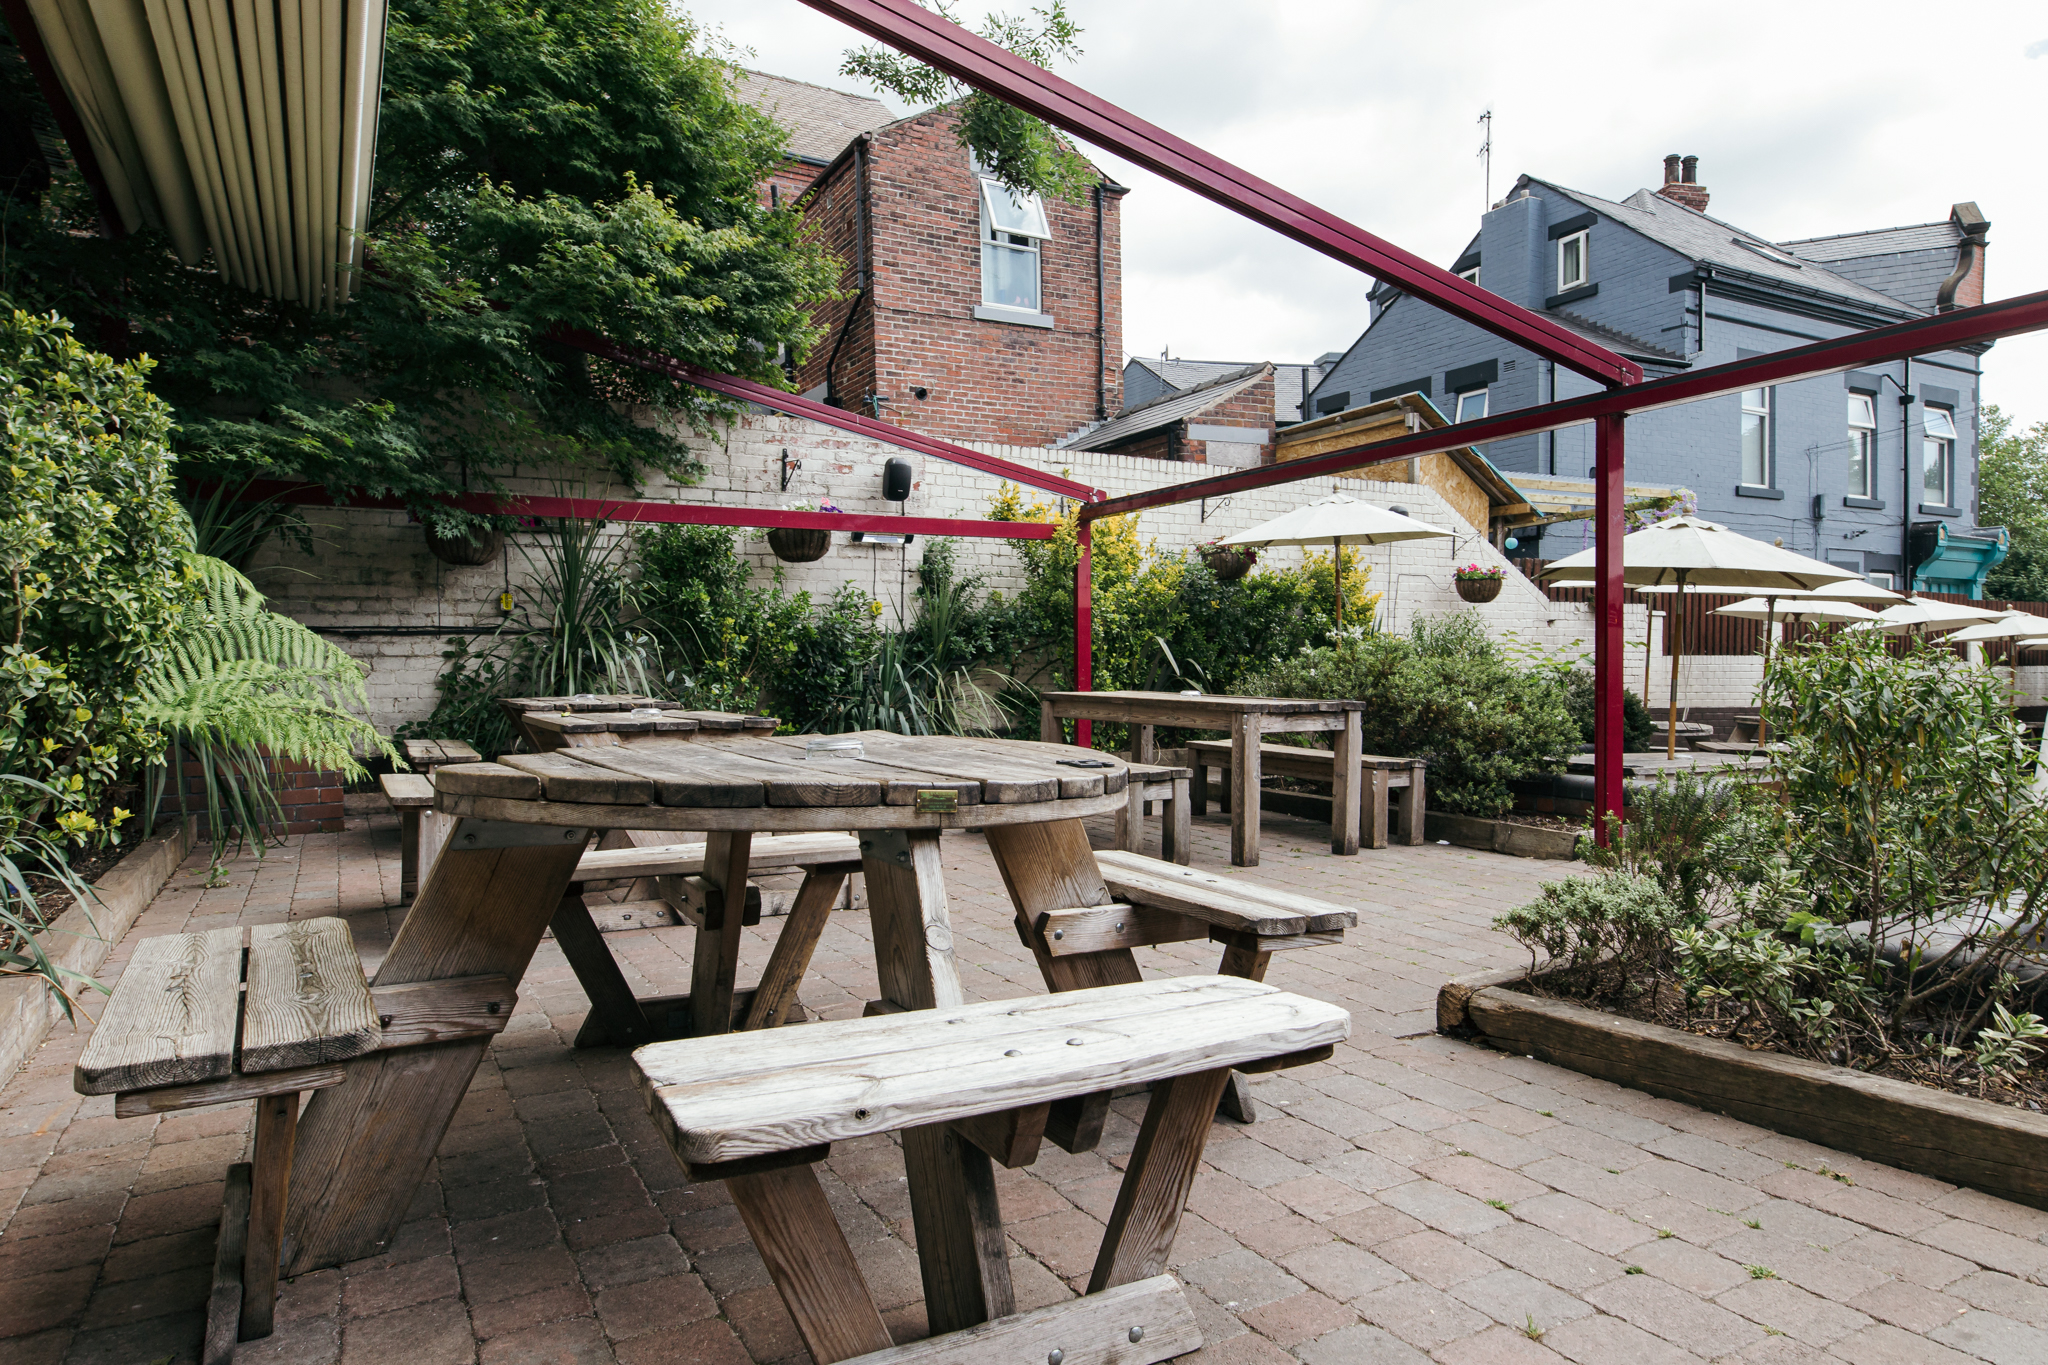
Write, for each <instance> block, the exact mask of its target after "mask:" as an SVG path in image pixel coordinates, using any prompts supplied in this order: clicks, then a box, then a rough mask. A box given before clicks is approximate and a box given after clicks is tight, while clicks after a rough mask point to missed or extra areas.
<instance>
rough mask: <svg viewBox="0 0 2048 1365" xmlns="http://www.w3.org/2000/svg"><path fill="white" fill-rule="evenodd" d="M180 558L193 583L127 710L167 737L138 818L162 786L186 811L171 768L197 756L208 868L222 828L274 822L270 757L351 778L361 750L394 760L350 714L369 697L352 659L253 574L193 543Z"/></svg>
mask: <svg viewBox="0 0 2048 1365" xmlns="http://www.w3.org/2000/svg"><path fill="white" fill-rule="evenodd" d="M187 563H188V570H187V572H188V573H190V574H191V575H192V577H193V578H194V579H195V580H196V581H195V584H194V586H195V589H196V591H195V592H194V593H193V594H192V596H191V598H190V600H189V601H188V602H187V605H186V607H185V610H184V612H183V614H182V615H181V616H180V617H179V619H178V622H177V624H176V626H175V627H174V629H173V631H172V634H171V638H170V639H169V640H168V641H167V642H166V645H165V647H164V648H163V649H162V650H161V651H160V652H159V653H158V655H157V657H156V658H155V659H154V660H153V661H152V663H151V664H150V666H149V667H148V668H146V669H145V670H144V671H143V672H142V674H141V675H140V677H139V678H138V679H137V683H136V692H137V699H136V704H135V707H134V710H135V714H136V716H137V717H138V718H139V719H140V720H142V721H143V722H144V723H145V724H148V725H151V726H154V727H156V728H157V729H159V730H161V731H162V732H163V734H164V736H165V739H166V740H167V742H168V743H167V747H168V761H167V762H164V763H160V764H158V765H156V766H154V767H152V768H151V769H149V770H148V782H147V787H146V791H145V795H144V805H143V809H144V811H145V812H146V814H147V817H148V819H147V821H146V822H145V825H144V827H145V828H149V827H151V826H152V825H153V824H154V822H155V820H156V817H157V814H158V812H159V811H160V810H161V809H162V807H163V802H164V797H165V795H166V793H167V791H168V790H169V789H171V788H172V787H175V789H176V791H177V804H178V809H179V810H180V811H181V812H185V813H190V803H189V801H188V796H187V790H186V789H187V785H188V784H186V783H185V782H184V781H183V780H182V778H181V774H182V771H183V768H184V765H185V763H186V762H191V763H194V764H196V765H197V767H198V769H199V776H200V778H201V781H202V785H203V788H204V794H205V813H206V818H207V829H208V832H209V835H210V837H211V839H212V841H213V859H214V865H215V868H216V869H218V867H219V865H220V862H221V860H222V859H223V858H224V857H225V855H226V852H227V846H228V843H229V841H230V839H231V838H232V839H234V840H235V841H237V842H239V840H240V839H242V838H244V837H246V836H247V835H248V834H250V833H251V832H257V833H259V835H260V832H261V831H264V830H266V829H269V828H271V827H273V826H276V825H280V824H282V823H283V822H284V807H283V803H282V802H281V801H280V800H279V799H278V795H277V792H276V790H275V788H274V786H273V784H272V782H271V781H270V780H269V767H270V764H271V762H272V761H274V760H276V759H281V758H289V759H297V760H300V761H302V762H305V763H309V764H311V765H313V766H314V767H315V768H322V769H333V770H338V771H340V772H341V773H342V774H343V775H344V776H346V777H349V778H358V777H363V776H366V775H367V770H366V769H365V768H364V767H363V765H362V763H361V762H360V761H359V759H358V757H357V755H358V754H359V753H363V752H366V751H368V752H375V753H378V754H381V755H382V756H384V757H385V758H387V759H390V760H391V761H393V762H394V763H395V762H397V761H398V755H397V753H396V751H395V750H393V749H392V747H391V745H390V744H389V743H388V742H386V741H385V739H384V738H383V737H382V736H380V735H379V734H378V733H377V731H376V729H375V728H374V727H372V726H371V725H370V723H369V722H368V721H365V720H363V719H362V718H361V717H360V716H358V715H356V714H354V711H356V710H361V709H365V708H366V707H367V706H368V704H369V697H368V695H367V694H366V692H365V690H364V686H363V678H364V673H363V667H362V665H361V664H358V663H357V662H356V661H355V660H354V659H352V658H350V657H349V656H348V655H347V654H346V653H344V652H343V651H342V650H340V649H338V648H336V647H335V646H334V645H332V644H329V643H328V642H327V641H325V640H323V639H321V638H320V637H319V636H318V635H316V634H314V633H313V632H312V631H310V630H308V629H307V628H306V627H305V626H303V625H301V624H299V623H298V622H297V621H294V620H292V619H291V618H290V617H288V616H281V615H279V614H278V613H276V612H274V611H271V610H269V609H268V608H267V607H266V606H265V605H264V597H263V594H262V593H261V592H258V591H257V590H256V587H255V585H254V584H252V583H251V582H250V581H249V580H248V579H247V578H244V577H243V576H242V574H241V573H240V572H239V571H238V570H236V569H234V568H232V567H231V566H229V565H228V564H226V563H225V562H223V561H221V560H218V559H214V558H212V557H210V556H207V555H200V554H194V555H192V556H191V557H190V559H189V560H188V561H187ZM257 848H258V851H259V853H260V852H261V850H262V848H263V841H262V839H261V838H260V837H259V839H258V841H257Z"/></svg>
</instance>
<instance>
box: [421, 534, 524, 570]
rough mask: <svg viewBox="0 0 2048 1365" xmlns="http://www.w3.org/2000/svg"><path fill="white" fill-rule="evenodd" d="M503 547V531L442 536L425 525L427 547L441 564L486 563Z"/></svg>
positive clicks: (470, 564) (472, 564) (496, 555)
mask: <svg viewBox="0 0 2048 1365" xmlns="http://www.w3.org/2000/svg"><path fill="white" fill-rule="evenodd" d="M504 547H505V533H504V532H503V531H479V532H478V533H477V534H475V535H468V536H462V535H455V536H444V535H441V534H440V533H439V532H437V531H435V530H434V528H433V527H432V526H428V527H427V549H428V550H429V551H431V552H432V553H433V556H434V558H436V559H438V560H440V561H441V562H442V563H443V564H460V565H464V566H474V565H477V564H488V563H490V562H491V561H492V560H494V559H496V558H497V557H498V552H499V551H500V550H502V549H503V548H504Z"/></svg>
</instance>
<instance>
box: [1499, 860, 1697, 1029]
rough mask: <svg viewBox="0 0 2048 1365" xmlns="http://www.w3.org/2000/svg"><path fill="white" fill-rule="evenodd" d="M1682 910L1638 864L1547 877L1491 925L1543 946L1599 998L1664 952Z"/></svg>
mask: <svg viewBox="0 0 2048 1365" xmlns="http://www.w3.org/2000/svg"><path fill="white" fill-rule="evenodd" d="M1684 921H1685V915H1684V912H1683V911H1681V910H1680V909H1679V907H1678V906H1676V905H1674V904H1673V903H1672V900H1671V898H1670V897H1669V896H1667V895H1666V894H1665V893H1664V888H1663V887H1662V886H1659V885H1658V884H1657V882H1656V881H1655V880H1654V879H1653V878H1650V877H1645V876H1642V875H1640V874H1638V873H1634V872H1610V873H1606V874H1604V875H1601V876H1597V877H1573V878H1571V879H1569V880H1567V881H1561V882H1545V883H1544V884H1543V885H1542V886H1541V887H1539V888H1538V889H1537V896H1536V899H1535V900H1533V901H1530V902H1529V903H1528V904H1527V905H1522V906H1517V907H1516V908H1515V909H1513V910H1510V911H1508V912H1507V913H1506V914H1504V915H1501V916H1500V917H1499V918H1497V919H1495V920H1494V922H1493V927H1494V928H1496V929H1500V930H1504V931H1505V932H1507V933H1509V934H1511V935H1513V936H1514V938H1515V941H1516V942H1518V943H1520V944H1521V945H1522V946H1523V947H1524V948H1527V949H1528V950H1529V966H1530V969H1531V970H1532V971H1533V970H1534V969H1535V968H1536V967H1537V966H1539V965H1541V964H1540V963H1539V962H1538V961H1537V955H1538V954H1539V953H1541V954H1543V955H1544V956H1547V957H1548V958H1549V959H1550V961H1551V963H1552V964H1553V965H1554V966H1555V967H1556V968H1557V969H1558V970H1560V971H1562V972H1565V973H1567V974H1568V975H1569V976H1570V977H1571V978H1572V979H1573V981H1574V983H1575V984H1576V985H1578V986H1579V987H1580V989H1582V990H1584V991H1585V992H1586V993H1587V994H1590V995H1592V996H1594V997H1595V998H1601V997H1607V996H1611V995H1614V994H1616V993H1617V992H1619V991H1621V990H1622V989H1624V988H1625V986H1626V985H1627V983H1628V981H1629V979H1630V978H1631V977H1632V976H1633V975H1635V974H1636V973H1637V972H1638V971H1639V970H1640V969H1642V968H1643V967H1644V966H1645V965H1653V964H1655V963H1656V962H1657V961H1658V960H1660V959H1661V958H1662V957H1663V956H1664V953H1665V951H1666V949H1667V947H1668V946H1669V941H1670V936H1671V933H1672V931H1673V930H1674V929H1676V928H1677V927H1678V926H1679V925H1681V924H1682V923H1684Z"/></svg>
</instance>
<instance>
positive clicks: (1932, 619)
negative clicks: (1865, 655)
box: [1856, 597, 1999, 635]
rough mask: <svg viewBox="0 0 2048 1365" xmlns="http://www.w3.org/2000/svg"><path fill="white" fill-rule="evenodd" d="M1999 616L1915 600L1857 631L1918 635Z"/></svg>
mask: <svg viewBox="0 0 2048 1365" xmlns="http://www.w3.org/2000/svg"><path fill="white" fill-rule="evenodd" d="M1998 617H1999V613H1998V612H1995V611H1986V610H1985V609H1984V608H1982V607H1968V606H1964V605H1963V604H1962V603H1961V602H1942V601H1937V600H1936V599H1934V598H1932V597H1913V598H1908V599H1907V600H1906V601H1904V602H1900V603H1897V604H1895V605H1893V606H1889V607H1886V608H1885V609H1884V610H1883V611H1881V612H1879V613H1878V614H1877V619H1876V620H1875V621H1867V622H1865V623H1864V624H1863V625H1861V626H1858V627H1856V629H1858V630H1881V631H1883V632H1884V633H1885V634H1887V635H1905V634H1907V633H1909V632H1910V633H1914V634H1917V633H1919V632H1920V631H1923V630H1950V629H1953V628H1954V627H1956V626H1974V625H1978V624H1981V623H1983V622H1986V621H1996V620H1997V619H1998Z"/></svg>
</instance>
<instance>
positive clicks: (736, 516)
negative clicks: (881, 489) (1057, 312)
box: [242, 479, 1059, 540]
mask: <svg viewBox="0 0 2048 1365" xmlns="http://www.w3.org/2000/svg"><path fill="white" fill-rule="evenodd" d="M270 499H275V500H276V501H278V502H284V503H291V504H294V505H297V506H316V507H370V508H376V509H379V510H383V511H395V512H403V511H406V510H407V505H406V502H405V500H404V499H403V498H392V497H378V498H355V499H351V500H350V501H348V502H338V501H336V499H335V498H334V496H333V495H332V494H330V493H329V492H328V491H327V490H326V489H324V488H322V487H320V486H319V485H318V484H293V483H284V482H279V481H273V480H268V479H263V480H258V481H256V482H254V483H251V484H250V485H249V486H248V487H247V489H245V490H244V492H243V495H242V501H245V502H247V501H257V502H262V501H266V500H270ZM441 501H442V502H444V503H446V504H447V505H448V506H450V507H455V508H459V509H461V510H462V511H465V512H476V513H480V514H483V515H498V516H512V517H577V518H580V519H583V520H595V521H624V522H633V523H639V524H647V525H680V526H757V527H763V528H766V529H769V530H775V529H796V530H807V531H873V532H883V533H886V534H889V535H905V534H908V535H917V536H967V537H973V538H979V539H992V540H1051V539H1052V538H1053V537H1054V536H1055V535H1057V534H1058V533H1059V526H1058V524H1057V523H1055V522H1049V521H959V520H955V519H953V518H951V517H892V516H887V515H882V514H869V513H864V512H785V511H782V510H780V509H768V508H759V507H720V506H716V505H706V504H703V503H683V502H636V501H630V500H622V499H617V498H557V497H526V496H522V495H519V494H510V495H506V496H496V495H493V494H490V493H463V494H458V495H456V496H453V497H448V498H443V499H441Z"/></svg>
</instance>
